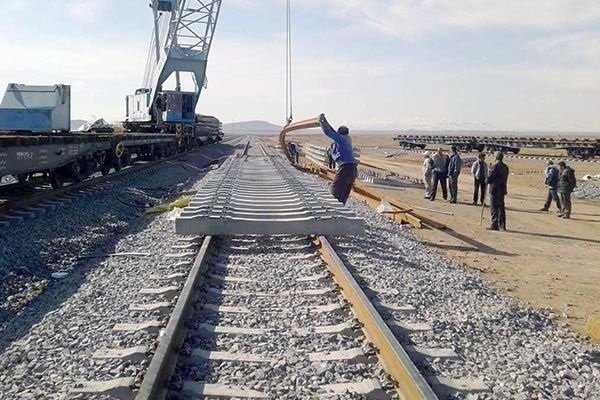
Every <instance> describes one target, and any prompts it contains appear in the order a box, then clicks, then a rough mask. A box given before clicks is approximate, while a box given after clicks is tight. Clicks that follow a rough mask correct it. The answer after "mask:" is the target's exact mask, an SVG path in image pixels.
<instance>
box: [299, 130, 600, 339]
mask: <svg viewBox="0 0 600 400" xmlns="http://www.w3.org/2000/svg"><path fill="white" fill-rule="evenodd" d="M392 137H393V136H391V135H390V136H386V135H376V136H375V135H364V136H355V137H354V145H355V146H358V147H361V148H362V151H361V154H360V157H361V159H362V160H364V161H366V162H375V163H377V164H378V165H381V166H382V167H383V168H385V169H386V170H389V171H391V172H394V173H396V174H397V175H399V176H410V177H414V178H420V177H421V169H420V168H421V164H422V161H423V160H422V158H421V156H420V155H416V154H398V155H396V156H393V157H390V158H386V157H385V153H386V152H387V154H393V153H396V152H398V151H399V148H398V147H397V146H395V145H394V142H393V141H392ZM288 139H291V140H294V141H300V142H308V143H312V144H321V145H327V143H328V142H327V138H324V137H323V136H320V135H310V136H305V135H300V136H295V137H293V138H288ZM551 154H552V153H551ZM554 154H556V155H560V152H558V153H554ZM474 156H475V154H474V153H473V157H474ZM469 157H471V156H470V155H463V158H469ZM488 161H491V160H488ZM506 163H507V164H508V166H509V168H510V170H511V175H510V177H509V182H508V185H509V195H508V196H507V199H506V203H507V228H508V231H506V232H489V231H486V230H485V227H486V226H489V224H490V215H489V209H487V208H486V209H485V210H484V218H483V222H481V212H482V208H481V207H477V206H472V205H471V202H472V193H473V192H472V190H473V181H472V177H471V175H470V168H465V170H463V174H462V175H461V177H460V180H459V204H449V203H447V202H445V201H444V200H443V198H442V196H441V191H440V193H438V196H437V200H436V201H435V202H431V201H429V200H426V199H424V198H423V196H424V189H423V187H422V186H421V185H410V184H407V185H406V186H403V187H400V188H397V187H393V188H390V187H384V186H378V187H377V190H378V191H379V192H383V193H385V194H386V195H388V196H390V197H393V198H397V199H398V200H400V201H402V202H403V203H404V204H410V205H411V206H413V207H424V208H428V209H431V210H436V211H443V212H450V213H452V214H453V215H444V214H440V213H436V212H433V211H430V212H424V213H425V214H427V215H429V216H431V217H433V218H435V219H436V220H438V221H440V222H443V223H445V224H446V225H447V226H448V227H449V229H448V230H446V231H437V230H429V229H423V230H416V231H415V232H416V234H417V236H418V237H420V238H421V239H422V240H423V241H424V242H427V243H429V244H430V245H431V246H433V247H436V248H438V249H439V250H440V251H442V252H444V253H445V254H446V255H447V256H448V257H450V258H451V259H454V260H455V261H457V262H458V263H460V264H463V265H464V266H466V267H468V268H472V269H476V270H478V271H480V272H481V273H482V276H483V277H484V279H486V280H488V281H489V282H491V284H492V285H493V286H495V287H497V288H498V289H500V290H501V291H502V292H504V293H507V294H509V295H510V296H513V297H515V298H517V299H519V300H522V301H524V302H526V303H528V304H530V305H531V306H533V307H536V308H545V309H551V310H552V312H553V313H554V315H556V318H557V319H558V320H560V321H563V322H566V323H567V324H568V325H569V326H571V327H572V328H573V329H574V330H575V331H576V332H578V333H581V334H584V335H585V333H586V329H585V325H586V321H587V320H588V318H589V317H594V318H598V317H600V201H583V200H576V199H574V201H573V214H572V219H571V220H563V219H561V218H557V216H556V214H555V211H556V206H554V205H553V206H552V207H553V208H551V212H542V211H538V210H539V209H540V208H541V207H542V206H543V204H544V200H545V196H546V189H545V186H544V178H543V174H542V171H543V170H544V168H545V161H543V160H527V159H507V160H506ZM572 167H573V168H574V169H575V171H576V174H577V176H578V178H580V177H581V176H583V175H584V174H600V163H580V162H576V163H573V164H572Z"/></svg>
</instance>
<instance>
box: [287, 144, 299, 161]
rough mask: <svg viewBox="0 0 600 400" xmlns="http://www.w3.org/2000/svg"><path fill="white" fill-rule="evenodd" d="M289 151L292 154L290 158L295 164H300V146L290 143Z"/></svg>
mask: <svg viewBox="0 0 600 400" xmlns="http://www.w3.org/2000/svg"><path fill="white" fill-rule="evenodd" d="M288 151H289V153H290V156H291V157H292V159H293V160H294V163H295V164H298V163H299V162H300V151H299V150H298V146H297V145H296V143H292V142H290V143H288Z"/></svg>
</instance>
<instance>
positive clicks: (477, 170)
mask: <svg viewBox="0 0 600 400" xmlns="http://www.w3.org/2000/svg"><path fill="white" fill-rule="evenodd" d="M471 174H472V175H473V179H474V183H475V192H474V193H473V205H474V206H476V205H477V200H478V198H479V192H480V191H481V205H483V204H485V189H486V187H487V185H486V183H485V180H486V179H487V176H488V166H487V164H486V163H485V153H483V152H481V153H479V155H478V156H477V161H475V162H474V163H473V166H472V167H471Z"/></svg>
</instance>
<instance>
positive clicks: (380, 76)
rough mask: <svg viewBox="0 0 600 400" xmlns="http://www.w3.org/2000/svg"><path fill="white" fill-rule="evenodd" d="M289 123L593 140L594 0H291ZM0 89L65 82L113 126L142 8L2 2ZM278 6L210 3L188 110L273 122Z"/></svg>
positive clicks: (598, 43) (270, 1)
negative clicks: (202, 82)
mask: <svg viewBox="0 0 600 400" xmlns="http://www.w3.org/2000/svg"><path fill="white" fill-rule="evenodd" d="M293 3H294V39H295V42H294V45H295V51H294V66H295V88H296V96H295V104H296V107H295V108H296V110H295V114H296V117H297V118H304V117H312V116H314V115H317V114H318V113H320V112H326V113H327V114H328V115H329V116H330V118H331V119H332V120H333V121H334V122H336V123H338V122H339V123H342V122H343V123H346V124H348V125H349V126H351V127H355V128H360V129H365V128H367V129H368V128H372V129H406V128H435V129H440V128H441V129H469V128H472V129H526V130H569V131H581V130H586V131H600V111H599V109H600V2H599V1H598V0H505V1H501V2H500V1H496V0H493V1H492V0H479V1H477V0H421V1H418V0H360V1H359V0H295V1H293ZM2 7H3V12H2V13H1V14H0V90H2V91H3V88H4V87H5V86H6V84H7V83H8V82H18V83H36V84H51V83H67V84H71V85H72V87H73V88H72V90H73V117H74V118H90V117H91V116H92V115H96V116H99V117H100V116H102V117H104V118H107V119H109V120H121V119H123V117H124V116H123V114H124V97H125V95H127V94H128V93H130V92H133V91H134V90H135V89H136V87H137V86H138V85H140V83H141V81H142V77H143V72H144V71H143V69H144V65H145V59H146V51H147V48H148V41H149V37H150V33H151V29H152V18H151V14H150V9H149V8H148V1H147V0H127V1H122V0H54V1H46V0H4V1H3V6H2ZM284 13H285V10H284V1H283V0H224V1H223V8H222V13H221V20H220V24H219V26H218V28H217V34H216V38H215V41H214V44H213V51H212V54H211V58H210V60H209V71H208V82H209V86H208V90H206V91H205V92H204V93H203V97H202V99H201V101H200V104H199V109H198V111H199V112H201V113H206V114H214V115H216V116H218V117H220V118H221V119H222V120H223V121H224V122H230V121H232V120H235V121H242V120H249V119H264V120H268V121H271V122H275V123H282V122H283V119H284V95H283V93H284V75H283V73H284V69H283V68H284V52H285V48H284V36H283V35H284V28H285V26H284V15H285V14H284Z"/></svg>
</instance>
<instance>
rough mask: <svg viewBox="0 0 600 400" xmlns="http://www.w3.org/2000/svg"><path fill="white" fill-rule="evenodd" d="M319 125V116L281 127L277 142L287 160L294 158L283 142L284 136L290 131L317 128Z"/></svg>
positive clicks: (291, 160)
mask: <svg viewBox="0 0 600 400" xmlns="http://www.w3.org/2000/svg"><path fill="white" fill-rule="evenodd" d="M319 126H321V125H320V124H319V118H318V117H317V118H312V119H307V120H304V121H299V122H294V123H293V124H289V125H286V126H285V127H284V128H283V130H282V131H281V133H280V134H279V144H280V145H281V150H282V151H283V154H285V156H286V157H287V159H288V160H290V162H291V163H293V162H294V160H293V158H292V156H291V155H290V152H289V150H288V147H287V143H286V142H285V136H286V135H287V134H288V133H290V132H294V131H299V130H302V129H310V128H318V127H319Z"/></svg>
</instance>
